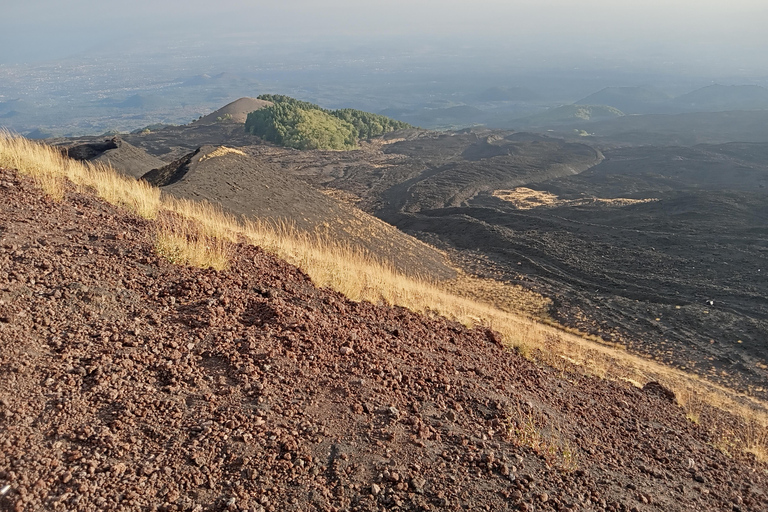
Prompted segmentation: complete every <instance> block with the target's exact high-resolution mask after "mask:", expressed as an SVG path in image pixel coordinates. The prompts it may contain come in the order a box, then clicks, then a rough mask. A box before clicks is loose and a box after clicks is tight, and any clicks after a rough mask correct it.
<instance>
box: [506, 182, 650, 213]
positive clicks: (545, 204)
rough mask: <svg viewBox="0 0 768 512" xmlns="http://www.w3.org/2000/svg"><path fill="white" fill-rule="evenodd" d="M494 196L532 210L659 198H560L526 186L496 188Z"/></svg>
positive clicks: (623, 202)
mask: <svg viewBox="0 0 768 512" xmlns="http://www.w3.org/2000/svg"><path fill="white" fill-rule="evenodd" d="M493 196H494V197H498V198H499V199H501V200H502V201H507V202H509V203H512V204H513V205H514V206H515V208H517V209H518V210H531V209H533V208H556V207H559V206H585V205H590V204H599V205H603V206H609V207H614V208H619V207H622V206H629V205H633V204H640V203H650V202H653V201H658V199H630V198H628V197H615V198H610V199H603V198H600V197H585V198H582V199H567V200H566V199H560V198H559V197H558V196H556V195H555V194H551V193H549V192H543V191H541V190H533V189H531V188H526V187H518V188H515V189H512V190H495V191H494V192H493Z"/></svg>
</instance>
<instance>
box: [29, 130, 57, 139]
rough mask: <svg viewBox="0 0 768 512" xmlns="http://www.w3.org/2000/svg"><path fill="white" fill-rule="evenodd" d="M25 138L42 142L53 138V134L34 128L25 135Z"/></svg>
mask: <svg viewBox="0 0 768 512" xmlns="http://www.w3.org/2000/svg"><path fill="white" fill-rule="evenodd" d="M25 137H26V138H28V139H31V140H43V139H50V138H51V137H53V134H52V133H50V132H47V131H45V130H44V129H42V128H35V129H34V130H32V131H31V132H29V133H27V134H26V135H25Z"/></svg>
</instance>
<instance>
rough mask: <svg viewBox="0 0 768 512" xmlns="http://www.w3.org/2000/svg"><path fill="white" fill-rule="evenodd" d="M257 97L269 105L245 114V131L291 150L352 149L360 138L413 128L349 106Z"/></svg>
mask: <svg viewBox="0 0 768 512" xmlns="http://www.w3.org/2000/svg"><path fill="white" fill-rule="evenodd" d="M258 99H260V100H265V101H270V102H272V105H271V106H268V107H265V108H262V109H259V110H256V111H254V112H251V113H250V114H248V118H247V119H246V122H245V130H246V131H247V132H249V133H251V134H253V135H258V136H259V137H261V138H263V139H264V140H268V141H271V142H274V143H275V144H279V145H281V146H286V147H290V148H295V149H329V150H350V149H356V148H357V141H358V140H360V139H370V138H372V137H378V136H379V135H383V134H385V133H388V132H391V131H394V130H401V129H405V128H413V127H412V126H411V125H409V124H408V123H403V122H400V121H396V120H394V119H390V118H388V117H385V116H381V115H378V114H372V113H370V112H363V111H361V110H355V109H351V108H345V109H339V110H326V109H323V108H321V107H320V106H318V105H315V104H314V103H309V102H306V101H301V100H297V99H294V98H291V97H288V96H282V95H273V94H263V95H261V96H259V97H258Z"/></svg>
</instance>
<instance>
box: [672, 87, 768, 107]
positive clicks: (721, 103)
mask: <svg viewBox="0 0 768 512" xmlns="http://www.w3.org/2000/svg"><path fill="white" fill-rule="evenodd" d="M671 103H672V104H673V105H675V106H676V107H678V108H679V109H680V110H684V111H685V110H687V111H697V112H716V111H726V110H765V109H768V89H766V88H765V87H760V86H759V85H718V84H715V85H710V86H708V87H703V88H701V89H697V90H695V91H692V92H689V93H688V94H683V95H682V96H678V97H677V98H675V99H674V100H672V102H671Z"/></svg>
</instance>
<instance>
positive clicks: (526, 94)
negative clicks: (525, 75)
mask: <svg viewBox="0 0 768 512" xmlns="http://www.w3.org/2000/svg"><path fill="white" fill-rule="evenodd" d="M477 99H478V100H480V101H536V100H540V99H541V96H540V95H538V94H536V93H535V92H534V91H532V90H530V89H526V88H525V87H491V88H490V89H486V90H485V91H483V92H481V93H480V94H478V96H477Z"/></svg>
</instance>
